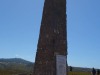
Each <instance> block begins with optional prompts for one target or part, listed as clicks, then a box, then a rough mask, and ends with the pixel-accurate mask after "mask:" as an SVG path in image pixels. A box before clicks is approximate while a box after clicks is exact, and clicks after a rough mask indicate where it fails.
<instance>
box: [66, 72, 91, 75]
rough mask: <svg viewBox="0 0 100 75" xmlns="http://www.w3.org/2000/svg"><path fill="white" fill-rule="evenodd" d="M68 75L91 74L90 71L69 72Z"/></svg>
mask: <svg viewBox="0 0 100 75" xmlns="http://www.w3.org/2000/svg"><path fill="white" fill-rule="evenodd" d="M68 75H91V73H90V72H69V73H68Z"/></svg>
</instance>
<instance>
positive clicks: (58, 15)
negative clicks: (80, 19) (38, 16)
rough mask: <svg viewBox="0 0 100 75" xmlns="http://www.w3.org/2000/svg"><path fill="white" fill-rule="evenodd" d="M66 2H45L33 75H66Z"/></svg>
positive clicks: (56, 0)
mask: <svg viewBox="0 0 100 75" xmlns="http://www.w3.org/2000/svg"><path fill="white" fill-rule="evenodd" d="M66 18H67V16H66V0H45V3H44V9H43V16H42V21H41V27H40V35H39V40H38V45H37V52H36V58H35V65H34V73H33V75H66V74H67V21H66Z"/></svg>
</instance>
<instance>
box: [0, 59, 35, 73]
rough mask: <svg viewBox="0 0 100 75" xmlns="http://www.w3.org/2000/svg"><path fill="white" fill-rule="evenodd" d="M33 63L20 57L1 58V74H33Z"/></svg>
mask: <svg viewBox="0 0 100 75" xmlns="http://www.w3.org/2000/svg"><path fill="white" fill-rule="evenodd" d="M33 66H34V65H33V63H32V62H29V61H26V60H24V59H20V58H12V59H0V75H12V74H13V75H14V74H17V75H18V74H31V73H32V70H33Z"/></svg>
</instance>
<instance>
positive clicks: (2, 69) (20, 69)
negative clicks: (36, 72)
mask: <svg viewBox="0 0 100 75" xmlns="http://www.w3.org/2000/svg"><path fill="white" fill-rule="evenodd" d="M33 67H34V63H33V62H30V61H27V60H24V59H21V58H10V59H4V58H2V59H0V75H11V74H21V73H25V74H27V75H29V74H30V73H32V71H33ZM72 71H75V72H91V68H83V67H73V66H72Z"/></svg>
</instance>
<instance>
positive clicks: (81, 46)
mask: <svg viewBox="0 0 100 75" xmlns="http://www.w3.org/2000/svg"><path fill="white" fill-rule="evenodd" d="M43 3H44V0H0V58H14V57H18V58H24V59H26V60H29V61H33V62H34V59H35V53H36V49H37V42H38V35H39V29H40V24H41V17H42V10H43ZM99 7H100V0H96V1H94V0H67V12H66V13H67V26H68V30H67V34H68V64H69V65H72V66H79V67H90V68H92V67H95V68H100V64H99V62H100V58H99V57H100V50H99V49H100V40H99V38H100V34H99V32H100V10H99Z"/></svg>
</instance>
